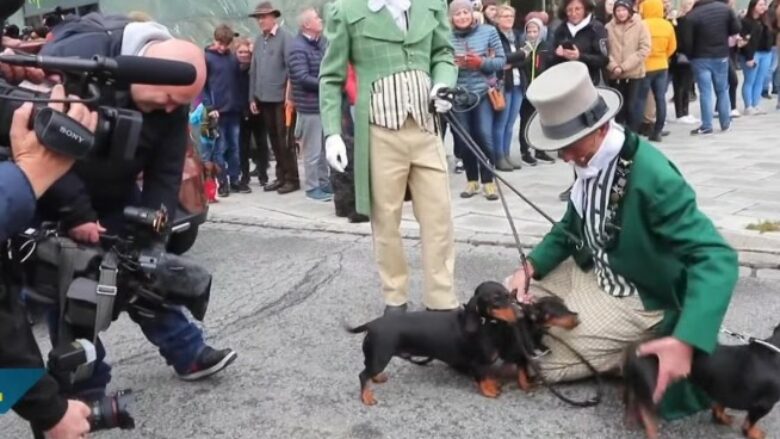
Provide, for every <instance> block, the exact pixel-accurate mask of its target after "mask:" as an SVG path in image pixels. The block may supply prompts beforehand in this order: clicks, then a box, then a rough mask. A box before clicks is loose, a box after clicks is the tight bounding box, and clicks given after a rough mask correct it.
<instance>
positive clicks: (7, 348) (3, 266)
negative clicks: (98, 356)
mask: <svg viewBox="0 0 780 439" xmlns="http://www.w3.org/2000/svg"><path fill="white" fill-rule="evenodd" d="M0 187H2V188H3V189H5V191H0V243H4V242H5V241H6V240H7V239H8V238H10V237H11V236H12V235H14V234H16V233H19V232H21V231H22V230H23V229H24V228H25V227H27V226H28V225H29V223H30V222H31V221H32V219H33V212H34V210H35V197H34V196H33V192H32V188H31V187H30V183H29V182H28V181H27V178H26V177H25V176H24V175H23V174H22V172H21V171H20V170H19V169H18V168H17V167H16V166H14V165H12V164H10V163H0ZM6 254H7V252H6V248H5V244H0V255H6ZM4 259H5V257H4V256H0V368H25V369H26V368H34V369H41V368H43V367H44V366H43V360H42V359H41V352H40V351H39V350H38V344H37V343H36V342H35V338H34V337H33V334H32V329H31V328H30V325H29V324H28V323H27V314H26V313H25V312H24V309H23V307H22V305H21V303H20V298H19V290H18V289H17V288H13V287H12V285H14V284H16V285H18V280H16V279H14V276H13V272H14V271H15V270H11V268H10V266H9V265H8V264H9V262H8V261H5V260H4ZM14 281H17V282H16V283H14ZM66 408H67V401H66V400H65V399H64V398H63V397H61V396H59V387H58V386H57V382H56V381H54V378H52V377H51V376H49V375H44V376H43V378H41V380H40V381H38V383H37V384H36V385H35V386H33V388H32V389H30V391H29V392H27V393H26V394H25V395H24V396H23V397H22V399H21V400H19V402H17V403H16V405H14V407H13V409H14V411H15V412H16V413H18V414H19V415H20V416H21V417H23V418H24V419H26V420H28V421H30V422H31V423H32V424H33V425H34V426H35V427H36V428H37V429H39V430H41V431H46V430H49V429H51V428H52V427H53V426H54V425H55V424H57V422H59V421H60V419H62V417H63V416H64V415H65V410H66Z"/></svg>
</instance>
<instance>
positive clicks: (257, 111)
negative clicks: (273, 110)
mask: <svg viewBox="0 0 780 439" xmlns="http://www.w3.org/2000/svg"><path fill="white" fill-rule="evenodd" d="M249 111H251V112H252V114H255V115H257V114H260V109H259V108H257V102H252V103H250V104H249Z"/></svg>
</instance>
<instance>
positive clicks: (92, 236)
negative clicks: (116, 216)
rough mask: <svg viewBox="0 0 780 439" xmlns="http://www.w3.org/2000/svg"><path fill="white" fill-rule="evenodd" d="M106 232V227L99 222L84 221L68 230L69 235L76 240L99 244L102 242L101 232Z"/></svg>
mask: <svg viewBox="0 0 780 439" xmlns="http://www.w3.org/2000/svg"><path fill="white" fill-rule="evenodd" d="M105 232H106V229H104V228H103V226H101V225H100V223H99V222H94V223H84V224H82V225H80V226H76V227H74V228H72V229H70V230H68V236H70V237H71V239H73V240H74V241H78V242H83V243H85V244H97V243H98V242H100V234H101V233H105Z"/></svg>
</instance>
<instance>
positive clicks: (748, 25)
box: [739, 17, 775, 61]
mask: <svg viewBox="0 0 780 439" xmlns="http://www.w3.org/2000/svg"><path fill="white" fill-rule="evenodd" d="M739 34H740V35H741V36H742V38H745V39H747V40H748V43H747V45H746V46H745V47H742V48H741V49H739V54H740V55H742V56H744V57H745V59H746V60H748V61H750V60H752V59H753V57H754V56H755V55H756V52H767V51H769V50H771V49H772V47H773V46H774V43H775V42H774V38H773V35H772V30H771V29H769V26H767V25H766V24H765V23H764V22H763V21H761V20H760V19H759V20H754V19H753V18H749V17H745V18H743V19H742V30H741V31H740V33H739Z"/></svg>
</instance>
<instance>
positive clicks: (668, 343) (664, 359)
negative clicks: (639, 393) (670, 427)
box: [637, 337, 693, 404]
mask: <svg viewBox="0 0 780 439" xmlns="http://www.w3.org/2000/svg"><path fill="white" fill-rule="evenodd" d="M637 355H639V356H640V357H644V356H648V355H655V356H657V357H658V384H657V385H656V387H655V392H653V401H654V402H655V403H656V404H658V403H659V402H660V401H661V398H663V396H664V393H666V389H667V388H668V387H669V386H670V385H671V384H673V383H674V382H676V381H679V380H682V379H685V378H688V375H690V373H691V363H693V347H691V345H689V344H687V343H685V342H683V341H681V340H679V339H677V338H674V337H664V338H659V339H657V340H653V341H649V342H647V343H643V344H642V345H640V346H639V349H638V350H637Z"/></svg>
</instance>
